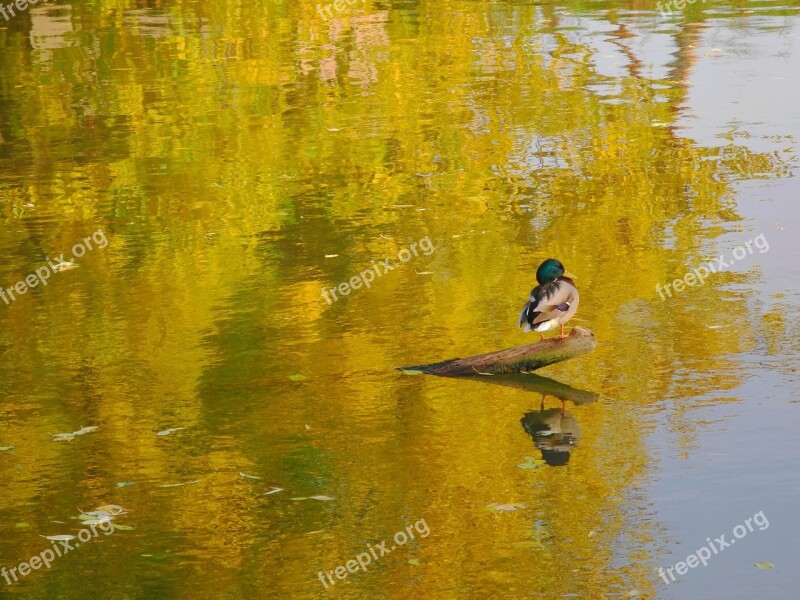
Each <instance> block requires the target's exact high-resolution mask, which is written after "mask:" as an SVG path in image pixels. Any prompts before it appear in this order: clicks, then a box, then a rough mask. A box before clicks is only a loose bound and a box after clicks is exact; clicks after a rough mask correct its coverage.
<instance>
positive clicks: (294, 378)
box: [289, 373, 308, 381]
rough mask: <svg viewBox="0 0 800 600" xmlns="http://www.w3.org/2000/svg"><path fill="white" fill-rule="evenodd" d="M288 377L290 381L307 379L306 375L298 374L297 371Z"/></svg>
mask: <svg viewBox="0 0 800 600" xmlns="http://www.w3.org/2000/svg"><path fill="white" fill-rule="evenodd" d="M289 379H291V380H292V381H305V380H307V379H308V377H306V376H305V375H300V374H299V373H297V374H295V375H289Z"/></svg>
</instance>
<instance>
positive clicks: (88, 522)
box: [83, 515, 113, 525]
mask: <svg viewBox="0 0 800 600" xmlns="http://www.w3.org/2000/svg"><path fill="white" fill-rule="evenodd" d="M112 520H113V517H112V516H111V515H108V516H107V517H105V518H102V519H86V520H85V521H84V522H83V524H84V525H103V524H104V523H110V522H111V521H112Z"/></svg>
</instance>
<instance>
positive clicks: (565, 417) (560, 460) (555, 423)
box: [520, 395, 581, 467]
mask: <svg viewBox="0 0 800 600" xmlns="http://www.w3.org/2000/svg"><path fill="white" fill-rule="evenodd" d="M520 423H522V428H523V429H524V430H525V431H526V432H528V435H530V436H531V437H532V438H533V443H534V445H535V446H536V447H537V448H538V449H539V450H540V451H541V453H542V460H544V462H546V463H547V464H548V465H550V466H551V467H560V466H563V465H566V464H567V463H568V462H569V457H570V453H571V452H572V450H573V449H574V448H575V446H577V445H578V438H580V435H581V428H580V425H578V420H577V419H575V417H573V416H572V415H571V414H569V412H567V410H566V407H565V401H564V400H562V401H561V408H548V409H545V407H544V395H542V404H541V406H540V408H539V410H538V411H531V412H528V413H525V416H524V417H522V419H521V420H520Z"/></svg>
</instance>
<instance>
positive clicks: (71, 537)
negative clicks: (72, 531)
mask: <svg viewBox="0 0 800 600" xmlns="http://www.w3.org/2000/svg"><path fill="white" fill-rule="evenodd" d="M42 537H43V538H44V539H46V540H50V541H51V542H68V541H70V540H74V539H75V536H74V535H43V536H42Z"/></svg>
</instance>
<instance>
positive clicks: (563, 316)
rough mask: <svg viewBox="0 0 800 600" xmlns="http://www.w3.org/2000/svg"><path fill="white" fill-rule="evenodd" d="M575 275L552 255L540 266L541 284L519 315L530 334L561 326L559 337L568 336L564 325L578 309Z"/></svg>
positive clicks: (542, 334) (538, 275)
mask: <svg viewBox="0 0 800 600" xmlns="http://www.w3.org/2000/svg"><path fill="white" fill-rule="evenodd" d="M574 279H577V277H575V275H572V274H571V273H569V272H567V270H566V269H565V268H564V265H563V264H561V261H560V260H557V259H555V258H548V259H547V260H545V261H544V262H543V263H542V264H540V265H539V268H538V269H536V281H537V283H538V284H539V285H537V286H536V287H535V288H533V290H531V295H530V297H529V298H528V301H527V302H526V303H525V306H523V307H522V312H521V313H520V314H519V325H517V327H522V326H523V325H524V326H525V329H524V331H525V332H526V333H527V332H529V331H531V330H533V331H536V332H538V333H539V334H541V336H542V339H543V340H544V339H545V336H544V332H545V331H548V330H550V329H553V328H554V327H556V326H559V325H560V326H561V334H560V335H559V336H558V338H557V339H564V338H565V337H567V336H566V335H565V334H564V324H565V323H566V322H567V321H569V320H570V319H571V318H572V317H574V316H575V313H576V312H578V300H579V295H578V288H577V287H576V286H575V282H574V281H573V280H574Z"/></svg>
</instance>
